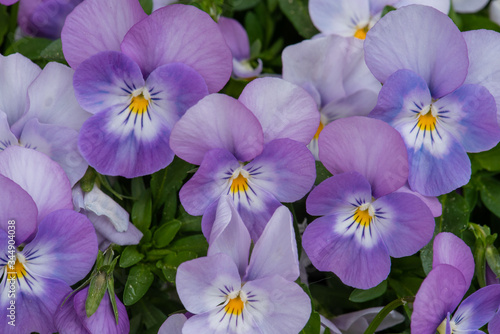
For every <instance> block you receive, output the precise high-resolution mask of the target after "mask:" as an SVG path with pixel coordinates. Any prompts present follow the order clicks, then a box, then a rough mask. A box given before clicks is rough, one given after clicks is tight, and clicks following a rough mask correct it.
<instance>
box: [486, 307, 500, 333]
mask: <svg viewBox="0 0 500 334" xmlns="http://www.w3.org/2000/svg"><path fill="white" fill-rule="evenodd" d="M488 332H490V333H500V312H497V314H496V315H495V316H494V317H493V318H492V319H491V321H490V323H489V324H488Z"/></svg>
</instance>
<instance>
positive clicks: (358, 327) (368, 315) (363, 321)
mask: <svg viewBox="0 0 500 334" xmlns="http://www.w3.org/2000/svg"><path fill="white" fill-rule="evenodd" d="M381 310H382V307H370V308H367V309H364V310H361V311H356V312H350V313H346V314H342V315H339V316H338V317H335V318H334V319H333V323H334V324H335V325H337V326H338V328H340V329H342V330H343V331H345V332H347V333H364V332H365V331H366V329H368V326H369V324H370V323H371V322H372V321H373V319H374V318H375V317H376V316H377V314H378V313H379V312H380V311H381ZM404 320H405V317H404V316H403V315H402V314H400V313H398V312H396V311H391V312H390V313H389V314H388V315H387V316H386V317H385V318H384V320H383V321H382V322H381V323H380V325H379V326H378V327H377V331H382V330H384V329H386V328H390V327H392V326H395V325H397V324H400V323H402V322H403V321H404Z"/></svg>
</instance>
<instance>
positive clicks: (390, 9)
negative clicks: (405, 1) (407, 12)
mask: <svg viewBox="0 0 500 334" xmlns="http://www.w3.org/2000/svg"><path fill="white" fill-rule="evenodd" d="M393 10H396V8H394V7H392V6H385V7H384V9H383V10H382V15H381V16H380V17H384V16H385V15H386V14H387V13H389V12H392V11H393Z"/></svg>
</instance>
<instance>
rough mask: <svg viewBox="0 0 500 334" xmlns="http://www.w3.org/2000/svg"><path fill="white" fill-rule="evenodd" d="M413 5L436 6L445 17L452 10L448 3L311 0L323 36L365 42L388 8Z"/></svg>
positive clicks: (430, 0)
mask: <svg viewBox="0 0 500 334" xmlns="http://www.w3.org/2000/svg"><path fill="white" fill-rule="evenodd" d="M410 4H421V5H427V6H433V7H435V8H436V9H438V10H440V11H441V12H443V13H445V14H447V13H448V11H449V10H450V1H449V0H337V1H331V0H310V1H309V13H310V15H311V20H312V21H313V23H314V25H315V26H316V27H317V28H318V29H319V30H320V31H321V32H322V34H323V35H331V34H335V35H340V36H344V37H353V36H354V37H356V38H359V39H365V37H366V33H367V32H368V30H370V29H371V28H372V27H373V25H374V24H375V23H377V21H378V20H379V19H380V16H381V14H382V10H383V9H384V7H385V6H394V7H397V8H399V7H403V6H406V5H410Z"/></svg>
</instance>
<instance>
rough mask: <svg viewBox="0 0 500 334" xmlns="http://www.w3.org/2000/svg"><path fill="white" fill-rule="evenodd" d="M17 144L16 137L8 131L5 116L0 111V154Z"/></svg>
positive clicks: (7, 122) (8, 127)
mask: <svg viewBox="0 0 500 334" xmlns="http://www.w3.org/2000/svg"><path fill="white" fill-rule="evenodd" d="M18 142H19V141H18V139H17V137H16V136H15V135H14V134H13V133H12V132H11V131H10V126H9V121H8V120H7V114H6V113H4V112H3V111H1V110H0V152H1V151H3V150H4V149H5V148H6V147H7V146H10V145H14V144H17V143H18Z"/></svg>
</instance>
